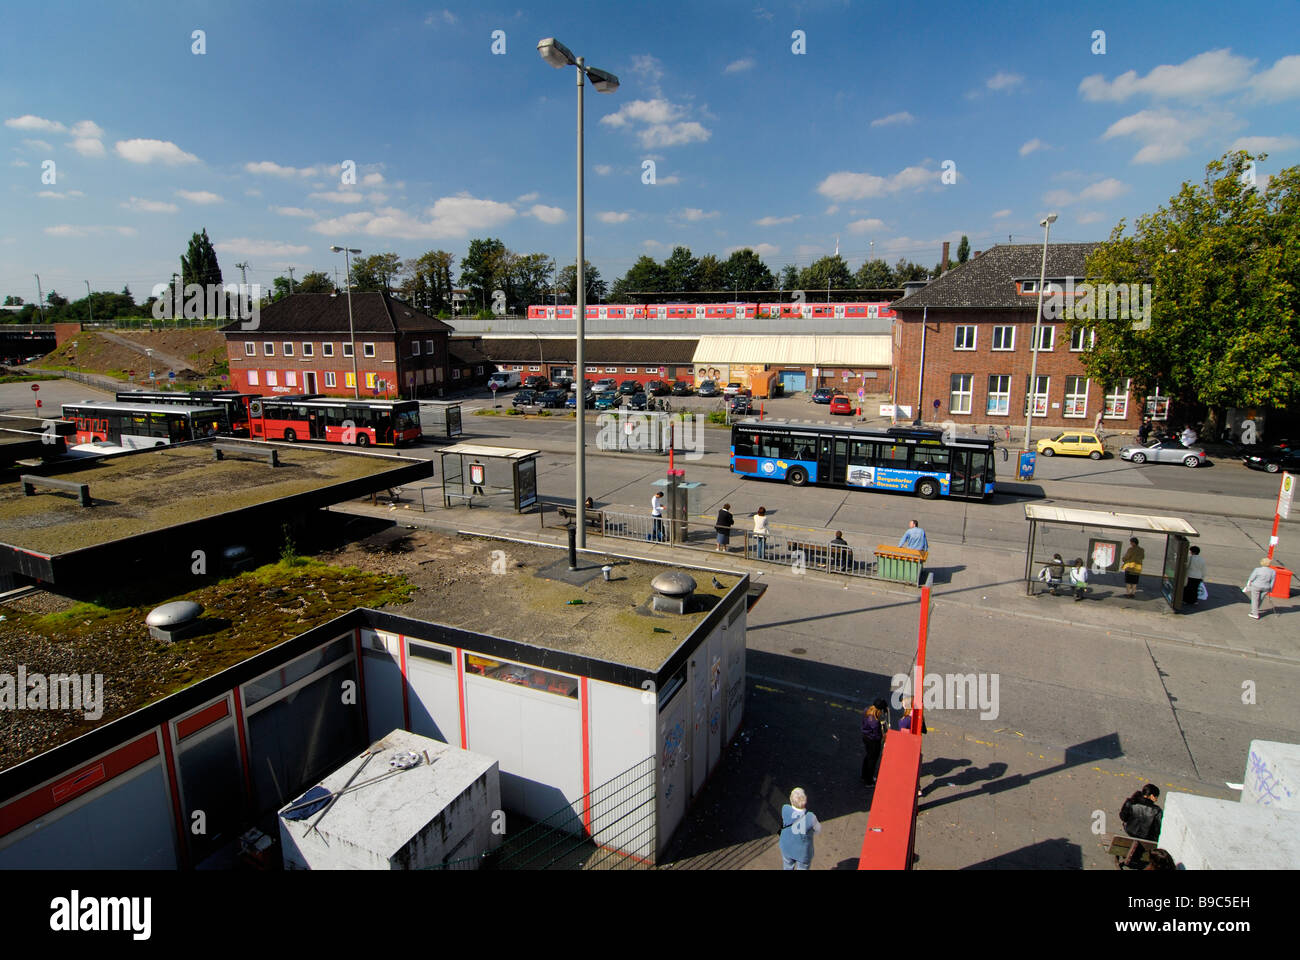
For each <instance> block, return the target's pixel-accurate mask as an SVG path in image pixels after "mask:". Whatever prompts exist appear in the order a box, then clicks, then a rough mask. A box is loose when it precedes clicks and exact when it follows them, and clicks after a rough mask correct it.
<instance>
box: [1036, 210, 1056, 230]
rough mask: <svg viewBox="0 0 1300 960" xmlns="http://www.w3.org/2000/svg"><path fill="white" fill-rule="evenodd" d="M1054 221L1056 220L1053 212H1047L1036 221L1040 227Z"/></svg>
mask: <svg viewBox="0 0 1300 960" xmlns="http://www.w3.org/2000/svg"><path fill="white" fill-rule="evenodd" d="M1055 222H1056V214H1054V213H1049V214H1048V215H1047V216H1046V217H1044V218H1043V219H1042V220H1039V221H1038V225H1039V226H1040V227H1045V226H1047V225H1048V224H1049V223H1055Z"/></svg>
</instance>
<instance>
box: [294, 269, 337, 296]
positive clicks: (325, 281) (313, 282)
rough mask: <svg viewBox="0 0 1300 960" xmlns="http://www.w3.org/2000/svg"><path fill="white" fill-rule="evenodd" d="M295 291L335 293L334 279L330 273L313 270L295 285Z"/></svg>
mask: <svg viewBox="0 0 1300 960" xmlns="http://www.w3.org/2000/svg"><path fill="white" fill-rule="evenodd" d="M293 292H294V293H333V292H334V281H333V280H331V279H330V276H329V274H327V273H321V272H320V271H319V270H313V271H312V272H311V273H309V274H307V275H306V276H305V277H303V278H302V279H301V280H299V281H298V282H296V283H295V284H294V285H293Z"/></svg>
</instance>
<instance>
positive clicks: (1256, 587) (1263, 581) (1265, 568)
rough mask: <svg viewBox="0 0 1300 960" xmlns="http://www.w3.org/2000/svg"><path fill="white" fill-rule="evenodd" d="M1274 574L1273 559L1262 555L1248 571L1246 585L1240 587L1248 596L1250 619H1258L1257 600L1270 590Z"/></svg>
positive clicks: (1274, 577) (1261, 598)
mask: <svg viewBox="0 0 1300 960" xmlns="http://www.w3.org/2000/svg"><path fill="white" fill-rule="evenodd" d="M1275 579H1276V574H1274V572H1273V561H1272V560H1270V559H1269V558H1268V557H1264V558H1263V559H1261V560H1260V561H1259V566H1258V567H1256V568H1255V569H1254V570H1252V571H1250V579H1248V580H1247V581H1246V585H1245V586H1244V587H1242V588H1241V592H1242V593H1244V594H1247V595H1248V596H1249V597H1250V619H1252V620H1258V619H1259V601H1261V600H1263V599H1264V597H1265V596H1266V595H1267V594H1269V593H1270V592H1272V590H1273V581H1274V580H1275Z"/></svg>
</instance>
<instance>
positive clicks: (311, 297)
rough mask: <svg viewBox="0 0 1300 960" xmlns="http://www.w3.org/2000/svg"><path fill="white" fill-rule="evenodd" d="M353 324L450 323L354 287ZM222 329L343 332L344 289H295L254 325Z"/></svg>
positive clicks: (382, 329)
mask: <svg viewBox="0 0 1300 960" xmlns="http://www.w3.org/2000/svg"><path fill="white" fill-rule="evenodd" d="M352 328H353V329H354V330H355V331H356V332H357V333H390V334H391V333H398V332H407V331H411V332H419V333H443V332H445V333H451V327H449V326H448V325H447V324H445V323H443V322H442V321H441V320H438V319H437V318H435V317H430V316H428V315H427V314H424V313H421V312H420V311H419V310H416V309H415V308H414V307H412V306H411V305H410V304H409V303H404V302H402V301H401V300H397V299H395V298H394V297H390V296H388V295H387V294H384V293H379V292H377V291H365V292H356V291H353V293H352ZM221 332H222V333H224V334H226V336H227V337H230V338H233V337H235V336H244V337H246V336H248V335H249V334H257V333H342V334H346V333H347V332H348V297H347V295H346V294H344V293H340V294H339V295H338V296H331V295H330V294H328V293H295V294H293V295H291V296H288V297H285V298H284V299H282V300H277V301H276V302H275V303H272V304H269V305H267V306H265V307H263V308H262V309H261V313H260V317H259V323H258V325H257V327H256V328H254V329H249V328H246V327H244V326H243V325H242V323H241V322H239V321H236V322H235V323H231V324H227V325H226V326H224V327H222V328H221Z"/></svg>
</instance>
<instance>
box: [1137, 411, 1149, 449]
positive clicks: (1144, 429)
mask: <svg viewBox="0 0 1300 960" xmlns="http://www.w3.org/2000/svg"><path fill="white" fill-rule="evenodd" d="M1151 427H1152V423H1151V418H1150V417H1143V418H1142V426H1140V427H1138V443H1140V444H1142V446H1144V447H1145V446H1146V445H1147V437H1149V436H1151Z"/></svg>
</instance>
